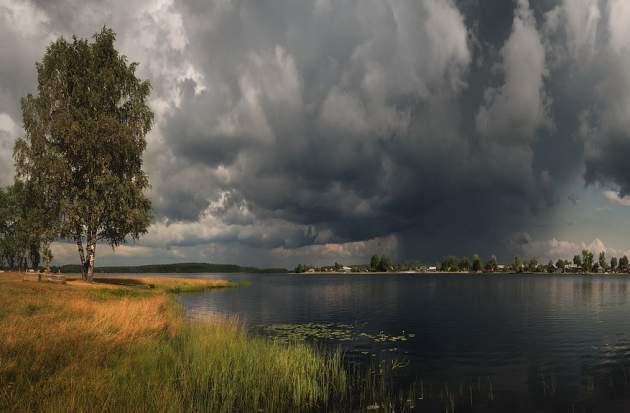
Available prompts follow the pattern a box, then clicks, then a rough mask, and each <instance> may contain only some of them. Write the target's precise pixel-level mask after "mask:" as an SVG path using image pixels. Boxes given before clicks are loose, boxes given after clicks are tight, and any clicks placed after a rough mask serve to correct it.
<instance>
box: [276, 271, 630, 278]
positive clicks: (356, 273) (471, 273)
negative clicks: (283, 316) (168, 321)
mask: <svg viewBox="0 0 630 413" xmlns="http://www.w3.org/2000/svg"><path fill="white" fill-rule="evenodd" d="M288 275H346V276H356V275H385V276H387V275H424V276H431V275H440V276H454V275H467V276H480V277H484V276H498V275H510V276H547V277H548V276H557V277H562V276H576V275H580V276H588V277H594V276H602V277H619V276H630V273H627V272H615V273H604V272H561V273H557V272H509V271H505V272H499V271H497V272H472V271H460V272H452V271H431V272H428V271H426V272H420V271H418V272H410V271H401V272H395V271H389V272H380V271H377V272H372V271H365V272H341V271H340V272H330V271H311V272H290V273H288Z"/></svg>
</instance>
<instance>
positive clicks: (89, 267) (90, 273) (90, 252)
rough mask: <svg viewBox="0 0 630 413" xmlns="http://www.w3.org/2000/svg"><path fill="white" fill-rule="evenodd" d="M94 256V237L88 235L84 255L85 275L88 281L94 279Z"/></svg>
mask: <svg viewBox="0 0 630 413" xmlns="http://www.w3.org/2000/svg"><path fill="white" fill-rule="evenodd" d="M95 257H96V240H95V239H94V237H91V236H90V237H89V238H88V241H87V257H86V262H85V264H86V265H85V266H86V276H87V280H88V282H92V281H93V279H94V258H95Z"/></svg>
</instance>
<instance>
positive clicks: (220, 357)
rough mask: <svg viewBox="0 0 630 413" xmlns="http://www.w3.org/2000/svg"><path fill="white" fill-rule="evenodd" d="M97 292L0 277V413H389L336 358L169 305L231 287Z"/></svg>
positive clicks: (138, 286) (176, 283)
mask: <svg viewBox="0 0 630 413" xmlns="http://www.w3.org/2000/svg"><path fill="white" fill-rule="evenodd" d="M97 281H98V282H97V283H94V284H88V283H85V282H83V281H80V280H73V281H70V282H68V283H67V284H65V285H61V284H53V283H46V282H41V283H40V282H36V281H23V280H22V276H21V275H19V274H6V273H5V274H0V411H16V412H18V411H19V412H23V411H64V412H66V411H111V412H114V411H115V412H121V411H124V412H135V411H138V412H139V411H169V412H183V411H211V412H235V411H240V412H258V411H264V412H284V411H350V410H362V411H365V410H366V409H367V408H368V406H371V408H372V409H374V407H375V406H376V407H378V409H377V410H378V411H386V410H390V409H393V408H395V407H394V403H393V402H392V401H389V396H388V395H387V394H386V391H385V389H384V388H383V386H382V384H381V383H379V382H378V381H374V383H369V382H370V381H371V380H372V379H367V380H358V379H356V377H352V376H351V375H350V374H349V373H348V372H347V370H346V368H345V367H344V365H343V360H342V356H341V354H340V353H332V354H325V353H322V352H320V351H318V350H316V349H314V348H313V347H311V346H308V345H305V344H299V343H295V344H289V345H286V344H279V343H274V342H272V341H270V340H267V339H264V338H259V337H251V336H248V335H247V334H246V333H245V332H244V330H243V328H242V326H240V325H239V322H238V321H237V320H235V319H230V318H223V317H214V318H210V319H207V320H200V321H194V322H189V321H185V320H184V318H183V317H182V314H181V310H180V308H179V306H178V305H177V304H176V302H175V300H173V298H172V296H171V294H169V292H181V291H192V290H195V291H198V290H200V289H208V288H221V287H230V286H231V284H230V283H229V282H226V281H219V280H188V279H168V278H162V277H155V278H133V279H124V278H113V279H99V280H97ZM402 402H403V403H404V400H402ZM399 410H400V409H399Z"/></svg>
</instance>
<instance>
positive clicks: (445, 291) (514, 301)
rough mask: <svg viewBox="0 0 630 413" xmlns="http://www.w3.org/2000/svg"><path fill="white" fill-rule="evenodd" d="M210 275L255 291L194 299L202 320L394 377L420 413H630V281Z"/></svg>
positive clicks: (187, 299)
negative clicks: (305, 344) (234, 322)
mask: <svg viewBox="0 0 630 413" xmlns="http://www.w3.org/2000/svg"><path fill="white" fill-rule="evenodd" d="M198 276H199V277H214V278H228V279H233V280H238V281H242V280H247V281H250V282H251V286H249V287H245V288H236V289H225V290H220V291H211V292H207V293H201V294H188V295H182V296H180V299H181V302H182V303H183V305H184V307H185V309H186V311H187V313H188V314H189V315H190V316H192V317H194V316H198V315H201V316H203V315H204V314H208V313H227V314H236V315H238V316H239V317H240V318H241V319H242V320H244V321H245V322H246V324H247V326H248V328H249V329H250V330H251V331H252V333H254V334H265V335H270V336H272V337H276V338H277V339H282V338H283V334H284V335H285V336H286V335H288V336H289V339H295V338H296V337H297V338H299V339H302V338H305V339H307V340H309V341H313V342H316V343H318V344H321V345H322V346H325V347H337V346H339V347H341V348H342V349H343V350H344V351H345V352H346V354H347V357H348V360H350V362H353V363H359V364H360V365H363V366H368V365H379V363H382V365H387V366H390V367H391V366H394V368H393V369H392V370H391V371H392V377H393V379H392V380H393V381H394V385H395V386H397V387H399V388H405V387H406V386H408V385H410V384H411V383H415V385H416V388H417V391H418V395H417V396H418V399H420V400H419V402H418V404H417V408H418V411H442V412H443V411H450V410H445V406H447V405H450V406H455V411H461V412H466V411H470V412H473V411H474V412H477V411H479V412H502V411H508V409H509V411H518V412H533V411H539V412H574V411H575V412H583V411H589V412H609V411H610V412H615V411H617V412H623V411H630V300H629V297H630V288H629V287H630V277H625V276H623V277H622V276H619V277H596V276H551V275H547V276H545V275H537V276H534V275H530V276H518V275H492V276H466V275H439V276H437V275H436V276H431V275H408V274H400V275H380V276H379V275H367V276H361V275H353V276H344V275H322V276H318V275H229V276H226V275H218V276H217V275H198ZM308 323H310V324H308ZM287 324H288V325H287ZM304 324H306V326H304ZM269 326H271V327H269ZM285 338H286V337H285Z"/></svg>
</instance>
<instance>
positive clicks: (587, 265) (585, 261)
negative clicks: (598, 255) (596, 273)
mask: <svg viewBox="0 0 630 413" xmlns="http://www.w3.org/2000/svg"><path fill="white" fill-rule="evenodd" d="M582 266H583V268H584V271H591V270H592V269H593V253H592V252H590V251H589V250H582Z"/></svg>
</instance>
